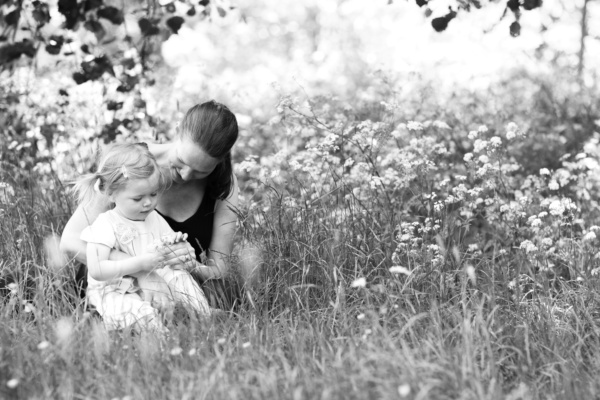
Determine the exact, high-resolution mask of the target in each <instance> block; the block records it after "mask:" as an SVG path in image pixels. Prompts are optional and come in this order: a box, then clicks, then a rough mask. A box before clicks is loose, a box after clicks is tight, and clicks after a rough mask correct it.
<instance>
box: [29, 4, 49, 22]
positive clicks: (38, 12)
mask: <svg viewBox="0 0 600 400" xmlns="http://www.w3.org/2000/svg"><path fill="white" fill-rule="evenodd" d="M32 4H33V11H32V12H31V16H32V17H33V19H34V20H35V21H36V22H37V23H38V25H39V26H43V25H45V24H47V23H48V22H50V9H49V8H48V4H46V3H42V2H41V1H34V2H33V3H32Z"/></svg>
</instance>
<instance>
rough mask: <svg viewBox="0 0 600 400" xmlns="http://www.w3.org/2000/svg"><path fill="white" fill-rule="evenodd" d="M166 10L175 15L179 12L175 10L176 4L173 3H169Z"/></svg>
mask: <svg viewBox="0 0 600 400" xmlns="http://www.w3.org/2000/svg"><path fill="white" fill-rule="evenodd" d="M165 9H166V10H167V12H169V13H171V14H173V13H174V12H175V11H177V9H176V8H175V4H173V3H169V4H167V5H166V6H165Z"/></svg>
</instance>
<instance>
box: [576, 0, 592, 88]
mask: <svg viewBox="0 0 600 400" xmlns="http://www.w3.org/2000/svg"><path fill="white" fill-rule="evenodd" d="M589 1H590V0H583V7H582V9H581V40H580V42H579V63H578V64H577V79H578V80H579V82H582V81H583V69H584V66H585V38H586V37H587V35H588V29H587V6H588V2H589Z"/></svg>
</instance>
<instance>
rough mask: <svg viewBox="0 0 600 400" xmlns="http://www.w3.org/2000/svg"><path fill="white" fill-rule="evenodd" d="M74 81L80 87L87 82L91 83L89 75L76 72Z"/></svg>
mask: <svg viewBox="0 0 600 400" xmlns="http://www.w3.org/2000/svg"><path fill="white" fill-rule="evenodd" d="M73 80H74V81H75V83H76V84H78V85H81V84H82V83H85V82H87V81H89V79H88V77H87V75H86V74H84V73H82V72H74V73H73Z"/></svg>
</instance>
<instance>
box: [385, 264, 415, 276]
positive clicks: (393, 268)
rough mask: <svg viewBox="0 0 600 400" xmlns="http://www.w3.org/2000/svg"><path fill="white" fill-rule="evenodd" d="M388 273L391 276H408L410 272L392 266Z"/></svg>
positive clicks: (400, 267)
mask: <svg viewBox="0 0 600 400" xmlns="http://www.w3.org/2000/svg"><path fill="white" fill-rule="evenodd" d="M390 272H391V273H392V274H404V275H410V274H411V272H412V271H411V270H409V269H408V268H406V267H402V266H400V265H394V266H393V267H391V268H390Z"/></svg>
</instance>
